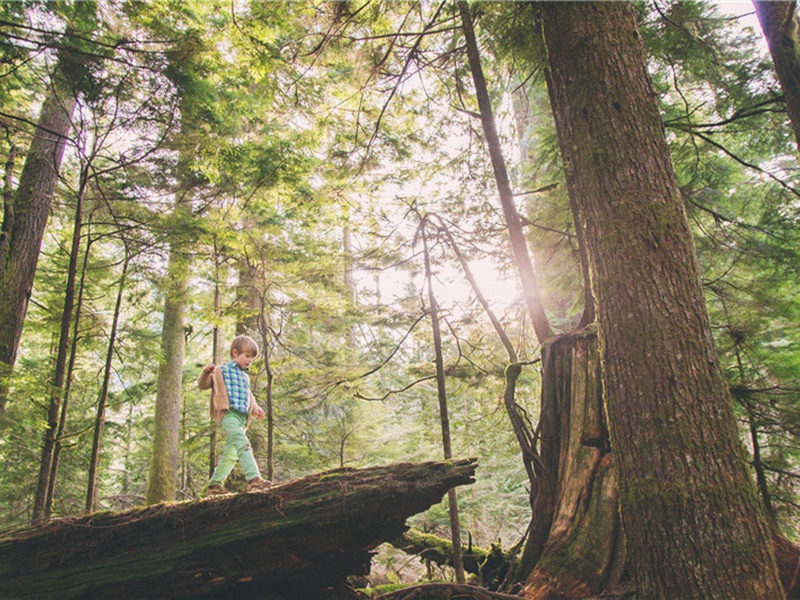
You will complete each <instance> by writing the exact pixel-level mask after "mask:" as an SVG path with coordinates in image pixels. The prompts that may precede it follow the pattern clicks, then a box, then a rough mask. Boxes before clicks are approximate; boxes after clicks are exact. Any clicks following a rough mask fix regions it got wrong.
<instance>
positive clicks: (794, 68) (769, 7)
mask: <svg viewBox="0 0 800 600" xmlns="http://www.w3.org/2000/svg"><path fill="white" fill-rule="evenodd" d="M753 5H754V6H755V8H756V15H758V22H759V23H760V24H761V29H762V31H763V32H764V37H765V38H766V39H767V45H768V46H769V53H770V54H771V55H772V62H773V63H774V64H775V72H776V74H777V75H778V81H779V82H780V84H781V89H782V90H783V96H784V100H785V101H786V110H787V112H788V113H789V121H790V122H791V124H792V129H793V130H794V137H795V142H796V143H797V147H798V149H799V150H800V19H798V15H797V2H795V0H791V1H789V2H786V1H784V0H781V1H778V2H775V1H773V0H768V1H767V0H755V1H754V2H753Z"/></svg>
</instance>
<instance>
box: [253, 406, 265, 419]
mask: <svg viewBox="0 0 800 600" xmlns="http://www.w3.org/2000/svg"><path fill="white" fill-rule="evenodd" d="M253 414H254V415H255V416H256V419H258V420H259V421H260V420H261V419H263V418H264V417H266V416H267V413H265V412H264V409H263V408H261V407H260V406H258V405H256V407H255V408H254V409H253Z"/></svg>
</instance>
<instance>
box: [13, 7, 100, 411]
mask: <svg viewBox="0 0 800 600" xmlns="http://www.w3.org/2000/svg"><path fill="white" fill-rule="evenodd" d="M95 10H96V5H95V3H94V2H80V3H78V5H77V6H76V20H77V17H78V16H81V17H84V16H89V15H93V14H94V12H95ZM75 33H77V31H76V25H75V23H70V24H68V26H67V29H66V32H65V34H64V36H63V38H62V44H61V48H60V50H59V53H58V62H57V63H56V67H55V70H54V72H53V75H52V79H51V82H50V89H49V90H48V92H47V95H46V96H45V99H44V102H43V104H42V109H41V112H40V113H39V121H38V123H37V126H36V131H35V132H34V135H33V139H32V140H31V144H30V147H29V149H28V155H27V157H26V159H25V164H24V166H23V167H22V173H21V175H20V179H19V184H18V186H17V190H16V192H15V194H14V199H13V209H12V210H5V211H4V212H5V219H4V221H3V227H2V233H0V297H1V298H3V302H1V303H0V376H6V375H8V373H10V370H11V368H13V366H14V363H15V362H16V359H17V350H18V348H19V342H20V337H21V336H22V327H23V324H24V323H25V314H26V312H27V310H28V300H29V299H30V296H31V290H32V288H33V279H34V275H35V273H36V265H37V263H38V261H39V248H40V246H41V244H42V237H43V235H44V229H45V226H46V224H47V218H48V216H49V214H50V204H51V202H52V200H53V194H54V192H55V188H56V181H57V180H58V172H59V169H60V168H61V159H62V157H63V155H64V147H65V145H66V141H67V137H68V135H69V131H70V126H71V123H72V113H73V110H74V108H75V104H76V102H77V94H78V93H77V86H78V84H79V83H80V81H81V80H82V78H83V76H84V72H85V66H86V57H87V54H86V53H85V52H78V51H75V50H74V48H72V42H71V40H70V37H71V36H72V35H74V34H75ZM9 217H11V221H10V222H9V223H6V220H7V219H8V218H9ZM6 400H7V387H6V383H5V382H4V381H0V414H2V413H3V412H4V410H5V405H6Z"/></svg>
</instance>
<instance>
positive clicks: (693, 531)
mask: <svg viewBox="0 0 800 600" xmlns="http://www.w3.org/2000/svg"><path fill="white" fill-rule="evenodd" d="M542 12H543V20H544V23H543V26H544V27H543V29H544V34H545V38H546V45H547V52H548V57H549V63H550V73H549V81H548V83H549V90H550V96H551V102H552V105H553V112H554V115H555V119H556V127H557V131H558V136H559V144H560V147H561V152H562V155H563V158H564V163H565V165H567V169H566V174H567V183H568V186H569V193H570V196H571V198H572V200H573V203H574V205H575V207H576V209H577V214H576V222H577V223H578V226H579V227H582V228H583V230H584V234H585V241H586V246H587V253H588V257H589V262H590V269H591V275H592V287H593V292H594V296H595V298H596V301H597V308H598V310H597V316H598V323H599V332H600V339H601V348H602V364H603V386H604V390H605V398H606V407H607V411H608V419H609V425H610V430H611V442H612V445H613V448H614V455H615V461H616V466H617V468H618V470H619V482H620V485H619V488H620V504H621V512H622V519H623V523H624V528H625V533H626V541H627V545H628V550H629V552H628V555H629V557H630V562H631V565H632V569H633V574H634V579H635V582H636V589H637V595H638V597H640V598H647V599H648V600H650V599H659V598H664V599H667V598H720V599H722V598H731V599H733V598H736V599H745V598H752V599H756V598H758V599H766V598H770V599H774V598H781V597H783V590H782V588H781V584H780V581H779V579H778V576H777V569H776V565H775V557H774V554H773V551H772V548H771V545H770V543H769V540H770V536H769V532H768V529H767V526H766V522H765V520H764V518H763V517H762V515H761V512H760V505H759V501H758V499H757V497H756V494H755V489H754V486H753V483H752V481H751V479H750V474H749V473H748V470H747V465H746V462H745V457H744V452H743V448H742V446H741V444H740V441H739V438H738V432H737V429H736V423H735V420H734V415H733V411H732V403H731V398H730V393H729V391H728V387H727V385H726V383H725V380H724V378H723V376H722V372H721V369H720V367H719V364H718V361H717V358H716V352H715V349H714V346H713V341H712V337H711V332H710V327H709V323H708V317H707V314H706V310H705V305H704V301H703V293H702V289H701V285H700V277H699V273H698V266H697V261H696V258H695V256H694V250H693V246H692V239H691V232H690V230H689V224H688V220H687V218H686V214H685V211H684V207H683V204H682V202H681V195H680V191H679V189H678V184H677V181H676V178H675V174H674V171H673V169H672V165H671V163H670V156H669V151H668V148H667V145H666V142H665V140H664V134H663V130H662V125H661V118H660V115H659V112H658V106H657V103H656V96H655V92H654V90H653V88H652V85H651V83H650V79H649V77H648V74H647V68H646V61H645V55H644V48H643V46H642V41H641V37H640V35H639V33H638V31H637V29H636V22H635V15H634V7H633V6H632V5H630V4H627V3H622V2H609V3H601V2H598V3H572V2H566V3H543V5H542Z"/></svg>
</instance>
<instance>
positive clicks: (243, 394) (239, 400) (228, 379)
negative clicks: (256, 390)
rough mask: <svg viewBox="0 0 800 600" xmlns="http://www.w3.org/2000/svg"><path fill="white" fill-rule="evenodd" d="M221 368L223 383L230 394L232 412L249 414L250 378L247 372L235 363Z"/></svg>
mask: <svg viewBox="0 0 800 600" xmlns="http://www.w3.org/2000/svg"><path fill="white" fill-rule="evenodd" d="M221 368H222V383H224V384H225V390H226V391H227V392H228V398H229V399H230V401H231V410H235V411H238V412H241V413H245V414H247V405H248V404H249V402H250V378H249V377H248V376H247V371H245V370H244V369H242V368H241V367H240V366H239V365H238V364H236V362H235V361H230V362H227V363H225V364H224V365H222V367H221Z"/></svg>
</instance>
